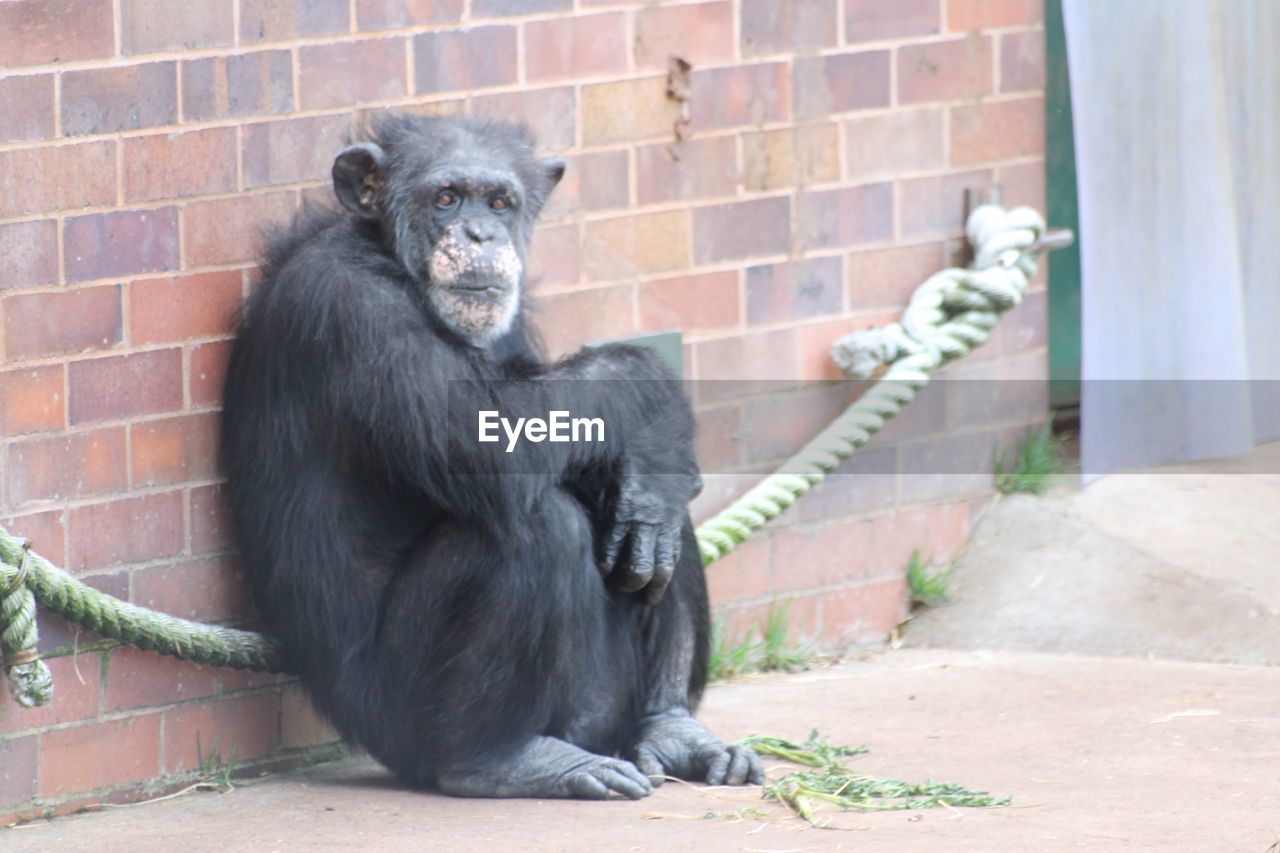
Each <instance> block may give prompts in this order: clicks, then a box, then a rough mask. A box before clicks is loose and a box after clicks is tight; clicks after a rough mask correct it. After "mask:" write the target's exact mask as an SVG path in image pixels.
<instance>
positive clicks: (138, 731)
mask: <svg viewBox="0 0 1280 853" xmlns="http://www.w3.org/2000/svg"><path fill="white" fill-rule="evenodd" d="M159 771H160V715H159V714H147V715H144V716H137V717H129V718H127V719H123V720H113V721H111V722H103V723H91V724H89V725H84V726H75V727H73V728H69V729H55V730H54V731H48V732H44V733H43V734H42V735H41V736H40V796H42V797H61V796H65V795H67V794H74V793H80V792H84V791H92V790H96V789H98V788H105V787H108V786H110V785H120V784H123V783H125V782H136V781H137V780H139V779H149V778H151V777H152V776H155V775H156V774H157V773H158V772H159Z"/></svg>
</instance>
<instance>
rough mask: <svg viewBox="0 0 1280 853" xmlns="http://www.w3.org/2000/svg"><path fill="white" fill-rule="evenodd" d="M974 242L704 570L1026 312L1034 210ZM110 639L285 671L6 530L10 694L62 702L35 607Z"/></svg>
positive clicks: (842, 345) (883, 337)
mask: <svg viewBox="0 0 1280 853" xmlns="http://www.w3.org/2000/svg"><path fill="white" fill-rule="evenodd" d="M966 232H967V234H968V237H969V241H970V242H971V243H972V244H973V247H974V265H973V269H969V270H961V269H948V270H943V271H942V272H940V273H937V274H936V275H934V276H932V277H931V278H930V279H929V280H928V281H926V282H925V283H924V284H922V285H921V286H920V288H919V289H918V290H917V291H916V292H915V294H914V295H913V296H912V297H911V302H910V303H909V304H908V306H907V308H906V310H905V311H904V312H903V315H902V320H901V322H899V323H893V324H890V325H888V326H885V327H883V328H879V329H871V330H867V331H864V332H857V333H855V334H853V335H849V336H848V337H846V338H843V339H841V340H840V341H837V342H836V345H835V347H834V349H833V351H832V356H833V357H834V358H835V360H836V362H837V363H838V364H839V365H840V366H841V367H842V368H844V370H845V372H846V373H847V374H848V375H850V376H852V377H854V378H859V379H865V378H869V377H870V375H871V374H872V373H873V372H874V371H875V370H877V369H879V368H880V367H881V366H883V365H888V367H887V369H886V370H885V372H884V374H883V375H882V376H881V377H880V379H879V380H878V381H877V382H876V383H875V384H874V385H872V386H871V388H870V389H868V390H867V392H866V393H864V394H863V395H862V396H861V397H860V398H859V399H858V400H857V401H856V402H854V403H853V404H852V405H851V406H849V408H848V409H847V410H845V412H844V414H842V415H841V416H840V417H838V418H836V419H835V420H834V421H833V422H832V423H831V425H830V426H828V427H827V428H826V429H824V430H823V431H822V432H820V433H819V434H818V435H817V436H816V437H814V439H813V440H812V441H810V442H809V443H808V444H806V445H805V446H804V448H803V449H801V450H800V452H799V453H797V454H796V455H795V456H793V457H791V458H790V459H788V460H787V461H786V462H784V463H783V464H782V466H781V467H780V468H779V469H778V470H777V471H776V472H775V473H773V474H771V475H770V476H768V477H766V478H765V479H764V480H762V481H761V482H760V483H759V484H757V485H756V486H754V487H753V488H752V489H750V490H749V491H748V492H747V493H746V494H744V495H743V496H742V497H741V498H739V499H738V500H736V501H734V502H733V503H732V504H730V505H729V506H728V507H727V508H725V509H724V510H723V511H721V512H720V513H719V514H718V515H716V516H714V517H712V518H710V519H708V520H707V521H705V522H703V523H702V524H701V525H700V526H699V527H698V530H697V535H698V547H699V550H700V551H701V554H702V562H703V564H704V565H706V564H709V563H711V562H713V561H715V560H717V559H719V558H720V557H723V556H724V555H726V554H728V553H730V552H731V551H733V550H734V548H736V547H737V546H738V545H739V544H740V543H741V542H743V541H744V540H745V539H746V538H747V537H749V536H750V535H751V534H753V533H755V532H756V531H757V530H759V529H760V528H762V527H764V526H765V524H767V523H768V522H769V521H771V520H772V519H774V518H776V517H777V516H779V515H781V514H782V512H783V511H785V510H786V509H787V508H788V507H790V506H791V505H792V504H793V503H795V502H796V500H797V499H799V498H800V496H801V495H804V494H806V493H807V492H809V490H810V489H812V488H813V487H814V486H816V485H817V484H818V483H820V482H822V480H823V479H824V478H825V477H826V475H827V473H828V472H830V471H831V470H833V469H834V468H835V467H836V466H837V465H839V464H840V463H841V461H843V460H845V459H847V458H849V457H850V456H851V455H852V454H853V452H854V451H855V450H856V449H857V448H859V447H861V446H862V445H863V444H865V443H866V442H867V441H868V440H869V439H870V438H871V436H872V435H874V434H875V433H876V432H877V431H878V430H879V429H880V428H881V427H882V426H884V424H885V422H886V421H888V420H889V419H890V418H892V417H893V416H894V415H896V414H898V412H900V411H901V410H902V407H903V406H905V405H906V404H907V403H909V402H910V401H911V400H912V399H913V398H914V397H915V394H916V392H917V391H918V390H919V389H920V388H921V387H923V386H924V385H925V383H927V382H928V381H929V373H930V372H931V371H933V370H935V369H937V368H938V367H940V366H941V365H942V364H944V363H946V362H947V361H950V360H952V359H955V358H959V357H961V356H963V355H965V354H966V353H968V352H970V351H971V350H972V349H974V348H975V347H978V346H981V345H982V344H983V343H985V342H986V340H987V337H988V336H989V334H990V331H991V329H992V328H993V327H994V326H995V324H996V323H997V322H998V321H999V318H1000V315H1001V314H1002V313H1003V312H1005V311H1007V310H1008V309H1010V308H1012V307H1013V306H1015V305H1017V304H1018V303H1019V302H1021V301H1022V296H1023V294H1024V293H1025V292H1026V289H1027V285H1028V283H1029V281H1030V280H1031V278H1032V277H1033V276H1034V275H1035V270H1036V263H1035V254H1036V252H1037V251H1038V249H1039V241H1040V240H1041V236H1042V234H1043V233H1044V220H1042V219H1041V218H1040V216H1039V214H1037V213H1036V212H1035V211H1033V210H1030V209H1028V208H1019V209H1017V210H1013V211H1008V212H1006V211H1004V210H1002V209H1001V208H999V207H995V206H994V205H986V206H983V207H979V208H978V209H976V210H975V211H974V212H973V214H972V215H971V216H970V217H969V221H968V223H967V227H966ZM37 601H39V602H40V604H42V605H44V606H45V607H47V608H48V609H49V610H52V611H53V612H55V613H58V614H61V615H62V616H63V617H64V618H66V619H67V620H69V621H71V622H75V623H77V624H80V625H84V626H85V627H86V628H89V629H91V630H93V631H96V632H97V633H99V634H101V635H103V636H104V637H107V638H109V639H111V640H116V641H118V642H121V643H125V644H127V645H131V646H137V647H138V648H141V649H145V650H147V651H152V652H157V653H159V654H165V655H170V656H172V657H176V658H181V659H183V660H190V661H196V662H198V663H204V664H210V665H213V666H225V667H231V668H233V669H249V670H256V671H259V672H277V671H279V670H280V667H281V656H280V649H279V646H278V644H277V643H276V641H275V640H274V639H272V638H271V637H268V636H265V635H263V634H259V633H255V632H253V631H240V630H236V629H233V628H224V627H221V626H218V625H206V624H203V623H200V622H191V621H189V620H186V619H178V618H176V617H174V616H169V615H167V614H164V613H158V612H156V611H154V610H148V609H146V608H145V607H138V606H137V605H135V604H130V603H128V602H125V601H121V600H120V599H118V598H114V597H112V596H110V595H107V594H106V593H104V592H101V591H100V590H96V589H94V588H93V587H91V586H88V585H86V584H84V583H82V582H80V581H78V580H76V579H75V578H73V577H72V576H71V575H69V574H67V573H66V572H64V571H62V570H61V569H59V568H57V567H56V566H54V565H53V564H52V563H50V562H49V561H48V560H46V559H44V558H43V557H41V556H39V555H38V554H36V553H35V552H33V551H29V550H28V549H27V548H26V543H25V542H24V541H23V540H22V539H19V538H18V537H16V536H13V535H11V534H9V533H8V532H7V531H5V530H4V529H3V528H0V651H2V652H3V654H4V658H5V669H6V671H7V672H8V676H9V692H10V693H11V694H12V696H13V698H14V699H15V700H16V701H17V702H18V703H19V704H20V705H23V706H25V707H33V706H35V705H43V704H45V703H46V702H48V701H49V699H50V698H51V696H52V694H53V680H52V677H51V675H50V673H49V668H48V666H46V665H45V663H44V662H43V661H41V660H38V659H35V649H36V602H37Z"/></svg>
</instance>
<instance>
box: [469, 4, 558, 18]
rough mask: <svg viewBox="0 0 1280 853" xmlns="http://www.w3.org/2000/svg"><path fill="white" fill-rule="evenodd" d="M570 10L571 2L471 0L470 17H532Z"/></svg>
mask: <svg viewBox="0 0 1280 853" xmlns="http://www.w3.org/2000/svg"><path fill="white" fill-rule="evenodd" d="M572 8H573V0H471V16H472V17H474V18H485V17H500V16H504V15H533V14H536V13H538V12H561V11H567V10H569V9H572Z"/></svg>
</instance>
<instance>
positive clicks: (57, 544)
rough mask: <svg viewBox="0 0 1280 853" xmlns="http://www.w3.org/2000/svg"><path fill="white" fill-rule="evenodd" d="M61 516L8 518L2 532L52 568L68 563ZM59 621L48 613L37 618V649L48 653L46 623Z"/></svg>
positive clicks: (49, 513) (43, 514)
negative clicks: (19, 540) (18, 539)
mask: <svg viewBox="0 0 1280 853" xmlns="http://www.w3.org/2000/svg"><path fill="white" fill-rule="evenodd" d="M63 516H64V513H63V511H62V510H61V509H56V510H49V511H46V512H33V513H30V514H28V515H20V516H10V517H8V518H6V519H4V526H5V528H6V529H7V530H8V531H9V532H10V533H11V534H13V535H14V536H19V537H22V538H24V539H26V540H27V541H29V542H30V543H31V547H32V548H33V549H34V550H36V551H38V552H39V553H40V556H42V557H44V558H45V559H46V560H48V561H49V562H51V563H53V564H54V565H55V566H61V565H64V564H65V563H66V562H67V551H66V548H65V547H64V540H65V539H66V527H65V526H64V523H63V522H64V517H63ZM58 618H60V617H57V616H53V615H52V614H50V613H48V612H47V611H46V612H45V613H44V614H42V615H41V617H40V648H41V650H47V649H48V648H49V646H48V645H47V644H46V640H47V639H48V634H49V631H48V628H49V624H48V623H49V622H50V621H54V620H56V619H58Z"/></svg>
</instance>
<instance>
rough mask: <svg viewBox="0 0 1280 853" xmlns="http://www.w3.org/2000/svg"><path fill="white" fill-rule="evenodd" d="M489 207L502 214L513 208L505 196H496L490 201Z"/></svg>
mask: <svg viewBox="0 0 1280 853" xmlns="http://www.w3.org/2000/svg"><path fill="white" fill-rule="evenodd" d="M489 207H490V209H492V210H496V211H499V212H501V211H504V210H506V209H507V208H509V207H511V202H510V201H508V200H507V199H506V197H505V196H500V195H499V196H494V197H493V198H492V199H490V200H489Z"/></svg>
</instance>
